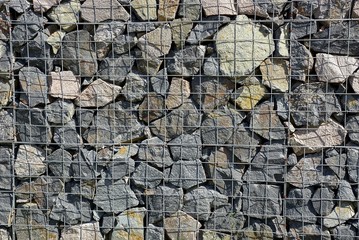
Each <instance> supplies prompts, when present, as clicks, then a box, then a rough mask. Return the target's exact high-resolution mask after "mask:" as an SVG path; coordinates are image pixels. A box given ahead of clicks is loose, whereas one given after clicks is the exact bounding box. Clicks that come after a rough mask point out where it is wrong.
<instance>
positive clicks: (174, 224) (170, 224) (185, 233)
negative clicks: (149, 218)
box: [164, 211, 202, 240]
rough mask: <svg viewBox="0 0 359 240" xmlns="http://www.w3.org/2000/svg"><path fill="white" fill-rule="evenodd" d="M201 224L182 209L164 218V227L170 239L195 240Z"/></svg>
mask: <svg viewBox="0 0 359 240" xmlns="http://www.w3.org/2000/svg"><path fill="white" fill-rule="evenodd" d="M201 226H202V224H201V223H200V222H198V221H197V220H196V219H194V218H193V217H191V216H190V215H188V214H186V213H185V212H182V211H178V212H176V213H175V214H173V215H171V216H170V217H167V218H165V220H164V228H165V230H166V233H167V236H168V237H169V239H171V240H180V239H187V240H195V239H197V234H198V231H199V229H200V228H201Z"/></svg>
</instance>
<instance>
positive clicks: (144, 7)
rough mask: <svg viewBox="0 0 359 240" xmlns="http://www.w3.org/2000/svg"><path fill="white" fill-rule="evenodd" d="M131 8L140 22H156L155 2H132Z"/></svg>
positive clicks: (154, 0) (135, 0)
mask: <svg viewBox="0 0 359 240" xmlns="http://www.w3.org/2000/svg"><path fill="white" fill-rule="evenodd" d="M131 7H132V9H133V10H134V11H135V13H136V16H137V17H138V18H139V19H140V20H141V21H148V20H157V3H156V0H147V1H146V2H143V1H142V0H134V1H132V2H131Z"/></svg>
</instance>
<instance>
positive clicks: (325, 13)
mask: <svg viewBox="0 0 359 240" xmlns="http://www.w3.org/2000/svg"><path fill="white" fill-rule="evenodd" d="M314 2H315V3H316V4H317V6H316V8H314V9H312V11H313V13H314V17H315V18H318V19H320V20H322V22H323V23H322V24H323V25H326V26H330V25H331V24H332V23H335V22H341V21H344V20H345V18H346V16H347V14H348V12H349V11H350V8H351V4H352V2H351V1H350V0H331V1H329V2H328V1H325V0H317V1H314ZM314 6H315V5H314Z"/></svg>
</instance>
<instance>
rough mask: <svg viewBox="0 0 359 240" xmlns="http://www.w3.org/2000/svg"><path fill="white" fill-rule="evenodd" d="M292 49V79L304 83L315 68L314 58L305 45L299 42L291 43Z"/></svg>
mask: <svg viewBox="0 0 359 240" xmlns="http://www.w3.org/2000/svg"><path fill="white" fill-rule="evenodd" d="M290 49H291V55H290V56H291V57H290V59H291V63H290V66H291V78H292V79H294V80H298V81H303V82H304V81H305V79H306V77H307V76H308V75H309V73H310V70H311V69H312V68H313V64H314V60H313V56H312V54H311V53H310V51H309V50H308V49H307V48H306V47H305V46H304V45H302V44H301V43H299V42H297V41H290Z"/></svg>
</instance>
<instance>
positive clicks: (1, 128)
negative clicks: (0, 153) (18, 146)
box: [0, 110, 19, 143]
mask: <svg viewBox="0 0 359 240" xmlns="http://www.w3.org/2000/svg"><path fill="white" fill-rule="evenodd" d="M17 131H19V130H17ZM14 140H16V129H15V126H14V119H13V115H12V114H11V113H10V112H8V111H6V110H0V141H1V142H10V143H11V142H13V141H14Z"/></svg>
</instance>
